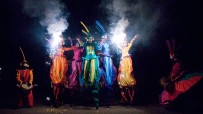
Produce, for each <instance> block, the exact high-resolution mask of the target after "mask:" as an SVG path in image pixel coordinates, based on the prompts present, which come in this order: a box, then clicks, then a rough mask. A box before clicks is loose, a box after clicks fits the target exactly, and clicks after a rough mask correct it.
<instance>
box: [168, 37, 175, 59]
mask: <svg viewBox="0 0 203 114" xmlns="http://www.w3.org/2000/svg"><path fill="white" fill-rule="evenodd" d="M166 45H167V47H168V50H169V55H170V56H172V55H176V54H175V51H176V41H175V40H174V39H172V40H171V41H170V40H166Z"/></svg>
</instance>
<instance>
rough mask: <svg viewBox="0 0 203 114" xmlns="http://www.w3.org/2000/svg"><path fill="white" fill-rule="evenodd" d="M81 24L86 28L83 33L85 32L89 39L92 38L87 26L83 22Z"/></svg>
mask: <svg viewBox="0 0 203 114" xmlns="http://www.w3.org/2000/svg"><path fill="white" fill-rule="evenodd" d="M80 23H81V24H82V26H83V27H84V28H85V30H82V32H83V33H84V34H86V36H87V38H91V37H92V36H91V34H90V31H89V30H88V28H87V26H86V25H85V24H84V23H83V22H82V21H80Z"/></svg>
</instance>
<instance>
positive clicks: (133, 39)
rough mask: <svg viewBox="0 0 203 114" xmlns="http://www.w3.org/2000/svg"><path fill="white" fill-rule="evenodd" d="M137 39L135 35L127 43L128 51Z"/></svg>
mask: <svg viewBox="0 0 203 114" xmlns="http://www.w3.org/2000/svg"><path fill="white" fill-rule="evenodd" d="M137 37H138V35H137V34H136V35H135V36H134V37H133V38H132V40H131V41H130V43H129V45H128V48H129V49H130V48H131V46H132V44H133V42H134V41H135V39H136V38H137Z"/></svg>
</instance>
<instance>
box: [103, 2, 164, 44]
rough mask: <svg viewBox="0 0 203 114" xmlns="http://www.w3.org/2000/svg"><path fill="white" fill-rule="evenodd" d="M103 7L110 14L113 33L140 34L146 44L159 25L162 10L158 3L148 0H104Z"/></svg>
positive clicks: (110, 27) (130, 35)
mask: <svg viewBox="0 0 203 114" xmlns="http://www.w3.org/2000/svg"><path fill="white" fill-rule="evenodd" d="M101 7H102V8H103V9H104V11H105V12H106V13H107V15H108V20H109V22H110V24H109V27H108V28H109V30H108V31H109V32H110V33H111V34H114V33H117V32H118V31H119V32H120V33H122V32H124V33H126V34H127V37H129V38H131V37H133V36H134V35H135V34H139V35H140V37H141V38H140V40H144V41H145V44H146V43H147V42H146V41H147V40H149V39H150V37H152V35H153V33H154V31H155V29H156V27H158V20H159V14H160V10H159V8H158V6H156V3H153V2H149V1H147V0H103V1H102V6H101ZM128 40H130V39H128Z"/></svg>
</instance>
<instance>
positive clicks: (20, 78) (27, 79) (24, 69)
mask: <svg viewBox="0 0 203 114" xmlns="http://www.w3.org/2000/svg"><path fill="white" fill-rule="evenodd" d="M19 49H20V51H21V53H22V56H23V61H22V62H21V63H20V67H19V68H18V69H17V74H16V80H17V83H18V84H17V87H18V104H17V105H18V107H19V108H20V107H22V106H23V104H25V106H26V107H33V105H34V98H33V94H32V88H33V85H32V83H33V78H34V77H33V70H32V69H30V67H29V64H28V62H27V61H26V59H25V56H24V53H23V50H22V49H21V48H20V47H19Z"/></svg>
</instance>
